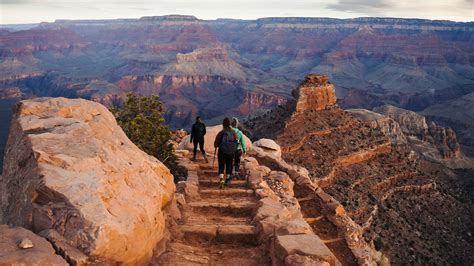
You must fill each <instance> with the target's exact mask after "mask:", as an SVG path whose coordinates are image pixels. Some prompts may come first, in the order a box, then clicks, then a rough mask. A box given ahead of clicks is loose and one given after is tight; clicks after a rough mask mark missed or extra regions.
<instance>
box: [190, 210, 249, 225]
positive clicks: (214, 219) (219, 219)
mask: <svg viewBox="0 0 474 266" xmlns="http://www.w3.org/2000/svg"><path fill="white" fill-rule="evenodd" d="M183 218H184V219H183V220H184V223H185V224H213V225H221V224H233V225H239V224H250V223H251V222H252V218H251V217H232V216H221V215H209V214H206V215H202V214H200V213H196V212H191V211H185V212H183Z"/></svg>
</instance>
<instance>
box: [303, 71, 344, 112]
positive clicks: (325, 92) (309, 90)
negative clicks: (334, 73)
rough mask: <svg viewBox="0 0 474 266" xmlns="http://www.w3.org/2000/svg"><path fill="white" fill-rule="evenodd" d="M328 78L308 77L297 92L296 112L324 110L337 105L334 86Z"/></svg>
mask: <svg viewBox="0 0 474 266" xmlns="http://www.w3.org/2000/svg"><path fill="white" fill-rule="evenodd" d="M328 80H329V78H328V77H327V76H319V75H308V76H306V77H305V79H304V81H303V82H302V83H301V84H300V86H299V87H298V89H297V90H296V92H295V97H296V98H297V102H296V112H303V111H306V110H314V111H318V110H324V109H327V108H330V107H332V106H334V104H336V92H335V90H334V85H332V84H330V83H328Z"/></svg>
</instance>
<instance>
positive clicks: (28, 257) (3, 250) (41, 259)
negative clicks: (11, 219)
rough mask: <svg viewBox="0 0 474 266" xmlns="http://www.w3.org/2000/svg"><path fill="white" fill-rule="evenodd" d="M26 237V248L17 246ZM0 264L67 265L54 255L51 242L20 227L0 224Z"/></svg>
mask: <svg viewBox="0 0 474 266" xmlns="http://www.w3.org/2000/svg"><path fill="white" fill-rule="evenodd" d="M26 239H28V240H29V242H31V243H29V245H28V246H32V247H30V248H27V249H23V248H19V247H18V243H19V242H20V241H22V240H26ZM0 265H68V263H67V262H66V261H65V260H64V259H63V258H61V257H60V256H58V255H56V252H55V251H54V249H53V247H52V246H51V244H50V243H49V242H48V241H47V240H46V239H44V238H42V237H39V236H37V235H35V234H34V233H33V232H31V231H29V230H27V229H25V228H21V227H14V228H10V227H8V225H4V224H2V225H0Z"/></svg>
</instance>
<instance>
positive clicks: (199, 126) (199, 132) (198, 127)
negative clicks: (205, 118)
mask: <svg viewBox="0 0 474 266" xmlns="http://www.w3.org/2000/svg"><path fill="white" fill-rule="evenodd" d="M204 127H205V126H204V124H203V123H196V124H194V128H195V134H196V136H199V137H202V136H204Z"/></svg>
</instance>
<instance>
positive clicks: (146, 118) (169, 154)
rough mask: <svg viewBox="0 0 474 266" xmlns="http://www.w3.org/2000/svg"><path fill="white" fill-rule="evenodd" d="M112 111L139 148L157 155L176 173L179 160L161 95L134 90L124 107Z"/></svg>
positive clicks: (128, 96) (128, 95)
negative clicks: (146, 94) (174, 148)
mask: <svg viewBox="0 0 474 266" xmlns="http://www.w3.org/2000/svg"><path fill="white" fill-rule="evenodd" d="M111 111H112V113H113V114H114V115H115V118H116V119H117V123H118V124H119V125H120V126H121V127H122V129H123V131H124V132H125V134H127V136H128V138H129V139H130V140H131V141H132V142H133V143H135V145H137V147H138V148H140V149H141V150H143V151H144V152H146V153H148V154H149V155H151V156H154V157H156V158H157V159H158V160H160V161H161V162H162V163H164V164H165V165H166V166H167V167H168V168H169V169H170V170H171V172H172V173H174V172H175V170H176V166H177V162H176V160H177V159H176V155H175V154H174V150H173V146H172V145H171V143H170V142H169V140H170V139H171V131H170V130H169V129H168V127H167V126H166V125H165V119H164V114H165V108H164V105H163V103H162V102H161V101H160V97H158V96H155V95H153V96H138V95H135V94H133V93H131V92H130V93H128V94H127V100H126V101H125V103H124V104H123V106H121V107H118V108H112V109H111Z"/></svg>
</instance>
